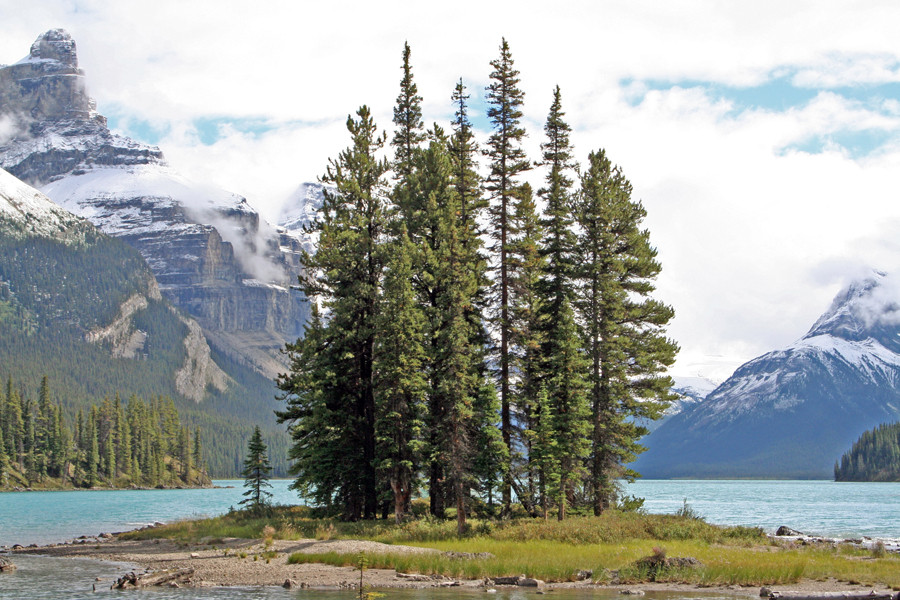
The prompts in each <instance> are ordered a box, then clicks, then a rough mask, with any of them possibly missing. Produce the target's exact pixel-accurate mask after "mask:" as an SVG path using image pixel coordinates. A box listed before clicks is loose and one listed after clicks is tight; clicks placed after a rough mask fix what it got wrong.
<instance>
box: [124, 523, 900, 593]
mask: <svg viewBox="0 0 900 600" xmlns="http://www.w3.org/2000/svg"><path fill="white" fill-rule="evenodd" d="M470 525H471V526H470V529H469V532H468V533H467V535H465V536H463V537H459V536H457V535H456V523H455V521H438V520H433V519H419V520H415V521H410V522H408V523H404V524H403V525H399V526H398V525H395V524H394V523H393V522H391V521H389V520H388V521H380V520H379V521H361V522H357V523H341V522H338V521H331V520H327V519H313V518H310V517H309V512H308V510H307V509H305V508H302V507H280V508H276V509H272V510H271V511H270V512H269V514H267V515H265V516H250V515H246V514H244V513H240V512H238V513H229V514H227V515H223V516H221V517H215V518H212V519H203V520H199V521H182V522H178V523H173V524H170V525H166V526H163V527H158V528H154V529H147V530H144V531H136V532H131V533H128V534H125V535H124V536H123V537H126V538H130V539H150V538H159V537H163V538H170V539H174V540H179V541H202V540H208V539H214V538H228V537H236V538H263V537H264V532H263V529H264V528H265V527H267V526H268V527H271V528H273V529H274V537H275V538H276V539H287V540H291V539H302V538H316V539H367V540H374V541H379V542H384V543H387V544H408V545H415V546H421V547H427V548H435V549H438V550H441V551H450V550H453V551H457V552H471V553H477V552H489V553H491V554H493V555H494V558H489V559H462V560H460V559H451V558H448V557H445V556H442V555H440V554H400V553H397V554H370V555H368V558H367V560H368V564H369V566H370V567H372V568H390V569H396V570H398V571H400V572H406V573H423V574H442V575H447V576H451V577H464V578H482V577H493V576H502V575H519V574H525V575H527V576H529V577H535V578H538V579H543V580H545V581H571V580H574V579H575V573H576V572H577V571H580V570H593V572H594V578H595V580H597V579H599V580H601V581H607V582H610V581H612V580H613V578H614V577H616V576H617V577H618V579H617V580H618V581H620V582H622V583H632V582H638V581H647V580H648V579H649V575H648V573H646V572H641V571H640V570H639V569H637V568H636V567H635V566H634V563H635V561H637V560H638V559H640V558H642V557H645V556H649V555H650V554H652V553H653V552H654V548H660V547H661V548H665V551H666V553H667V555H668V556H670V557H676V556H678V557H686V556H690V557H694V558H696V559H698V560H699V561H700V562H701V563H703V566H702V567H700V568H697V569H680V570H671V571H668V572H663V573H659V574H656V576H655V580H656V581H671V582H683V583H691V584H696V585H701V586H715V585H744V586H758V585H779V584H782V585H783V584H790V583H796V582H798V581H800V580H801V579H824V578H828V577H834V578H836V579H839V580H843V581H854V582H859V583H864V584H867V585H877V584H880V585H886V586H890V587H893V588H895V589H898V590H900V556H897V555H887V556H883V557H880V558H876V557H874V556H873V555H872V553H870V552H866V551H862V550H858V549H852V548H849V547H838V548H831V547H816V546H799V547H796V548H795V547H782V546H778V545H774V544H773V543H772V542H770V541H769V540H768V539H767V538H766V537H765V535H764V534H763V532H762V530H760V529H758V528H750V527H717V526H714V525H709V524H708V523H705V522H704V521H703V520H702V519H695V518H690V517H685V516H677V515H646V514H639V513H622V512H617V511H609V512H607V513H605V514H604V515H603V516H601V517H575V518H571V519H568V520H566V521H563V522H561V523H560V522H557V521H543V520H541V519H526V518H521V519H513V520H510V521H502V522H500V521H487V520H472V521H470ZM358 559H359V555H358V554H356V553H352V554H335V553H328V554H299V553H298V554H293V555H291V556H290V558H289V560H290V562H292V563H303V562H319V563H325V564H332V565H339V566H354V565H356V564H357V561H358Z"/></svg>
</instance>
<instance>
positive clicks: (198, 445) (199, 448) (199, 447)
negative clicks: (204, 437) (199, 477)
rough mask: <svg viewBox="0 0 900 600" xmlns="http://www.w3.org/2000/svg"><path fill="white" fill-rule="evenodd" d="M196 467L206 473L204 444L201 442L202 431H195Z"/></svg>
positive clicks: (194, 459)
mask: <svg viewBox="0 0 900 600" xmlns="http://www.w3.org/2000/svg"><path fill="white" fill-rule="evenodd" d="M193 454H194V458H193V461H194V465H196V467H197V470H199V471H205V470H206V465H205V463H204V461H203V442H202V441H201V440H200V429H195V430H194V453H193Z"/></svg>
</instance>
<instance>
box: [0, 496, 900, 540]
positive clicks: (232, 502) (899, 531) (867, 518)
mask: <svg viewBox="0 0 900 600" xmlns="http://www.w3.org/2000/svg"><path fill="white" fill-rule="evenodd" d="M216 484H217V485H218V486H221V487H219V488H216V489H206V490H128V491H77V492H74V491H73V492H5V493H0V546H3V545H6V546H11V545H12V544H22V545H28V544H47V543H52V542H62V541H65V540H69V539H72V538H76V537H78V536H81V535H97V534H99V533H101V532H116V531H124V530H128V529H134V528H136V527H141V526H143V525H147V524H149V523H153V522H155V521H163V522H168V521H174V520H177V519H186V518H195V517H200V516H213V515H219V514H222V513H225V512H227V511H228V509H229V508H230V507H232V506H235V507H236V506H238V505H239V502H240V501H241V499H242V494H243V491H244V490H243V487H242V484H243V482H242V481H239V480H237V481H217V482H216ZM288 485H289V482H288V481H285V480H278V481H273V482H272V491H273V493H274V498H273V500H274V502H276V503H280V504H297V503H298V498H297V495H296V494H295V493H294V492H292V491H290V490H289V489H288ZM227 486H232V487H227ZM626 491H627V493H628V494H634V495H636V496H639V497H642V498H644V499H645V504H644V506H645V508H646V509H647V510H648V511H649V512H656V513H673V512H675V511H676V510H678V509H679V508H681V507H682V505H683V503H684V500H685V499H686V500H687V502H688V504H690V505H691V507H692V508H693V509H694V510H695V511H697V512H698V513H700V514H701V515H703V516H704V517H705V518H706V520H707V521H709V522H711V523H717V524H721V525H751V526H759V527H763V528H764V529H766V530H767V531H770V532H774V531H775V529H777V528H778V527H779V526H780V525H787V526H789V527H791V528H793V529H797V530H799V531H803V532H804V533H809V534H814V535H825V536H833V537H861V536H869V537H881V538H900V483H835V482H832V481H666V480H655V481H638V482H636V483H634V484H631V485H629V486H628V487H627V488H626Z"/></svg>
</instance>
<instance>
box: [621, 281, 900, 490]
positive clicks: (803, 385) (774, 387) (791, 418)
mask: <svg viewBox="0 0 900 600" xmlns="http://www.w3.org/2000/svg"><path fill="white" fill-rule="evenodd" d="M898 419H900V294H897V290H896V288H895V287H894V285H893V283H892V281H891V279H890V278H889V277H887V276H886V275H884V274H883V273H876V274H874V275H873V276H872V277H871V278H868V279H866V280H864V281H859V282H856V283H854V284H852V285H850V286H849V287H848V288H846V289H844V290H843V291H841V293H839V294H838V295H837V297H836V298H835V299H834V302H833V303H832V305H831V307H830V308H829V310H828V311H827V312H825V314H823V315H822V316H821V317H820V318H819V319H818V320H817V321H816V323H815V324H814V325H813V326H812V328H811V329H810V330H809V332H808V333H807V334H806V335H804V336H803V337H802V338H801V339H800V340H798V341H797V342H795V343H794V344H792V345H790V346H788V347H787V348H785V349H783V350H777V351H774V352H769V353H767V354H764V355H763V356H760V357H758V358H755V359H753V360H751V361H750V362H748V363H746V364H744V365H742V366H741V367H740V368H738V369H737V370H736V371H735V372H734V375H732V376H731V377H730V378H729V379H728V380H726V381H725V382H724V383H722V384H721V385H720V386H718V387H717V388H716V389H715V390H714V391H712V392H711V393H710V394H709V395H708V396H707V397H706V398H705V399H704V400H703V401H702V402H698V403H695V404H693V405H691V406H688V407H686V408H685V409H684V410H682V411H681V412H679V413H678V414H676V415H674V416H672V417H671V418H669V419H667V420H666V421H665V422H664V423H663V424H662V425H661V426H659V428H658V429H656V430H655V431H654V432H653V433H652V434H650V435H649V436H648V437H647V438H645V439H644V441H643V444H644V445H645V446H647V447H648V448H649V449H648V451H647V452H646V453H644V454H643V455H641V456H640V457H639V459H638V460H637V462H636V463H635V465H634V468H635V469H637V471H638V472H640V473H641V474H643V475H644V476H645V477H649V478H670V477H679V478H689V477H699V478H706V477H747V478H753V477H756V478H831V477H832V476H833V468H834V463H835V461H837V460H838V459H840V457H841V455H842V454H843V453H844V452H846V451H847V450H848V449H849V448H850V446H851V444H852V443H853V442H854V441H855V440H856V439H857V438H858V437H859V436H860V434H861V433H862V432H864V431H866V430H868V429H871V428H873V427H875V426H876V425H879V424H881V423H889V422H893V421H897V420H898Z"/></svg>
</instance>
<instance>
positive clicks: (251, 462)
mask: <svg viewBox="0 0 900 600" xmlns="http://www.w3.org/2000/svg"><path fill="white" fill-rule="evenodd" d="M267 451H268V447H267V446H266V443H265V442H263V439H262V432H260V430H259V425H257V426H256V427H255V428H254V429H253V435H252V436H250V441H249V442H248V443H247V458H246V460H244V470H243V471H241V475H242V476H243V477H244V487H245V488H247V491H246V492H244V494H243V495H244V499H243V500H241V502H240V504H241V505H243V506H245V507H246V508H247V509H248V510H250V511H251V512H255V513H260V512H262V511H263V510H264V509H265V508H266V506H268V504H269V499H270V498H271V497H272V493H271V492H269V491H268V490H267V489H266V488H270V487H272V484H270V483H269V477H270V476H271V473H272V466H271V465H270V464H269V456H268V452H267Z"/></svg>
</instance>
